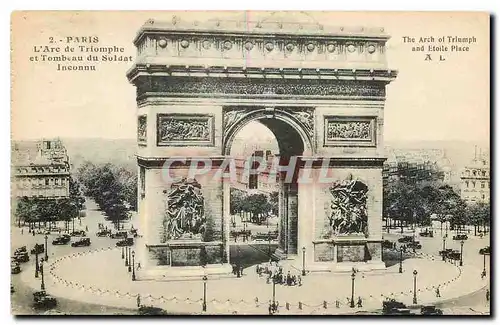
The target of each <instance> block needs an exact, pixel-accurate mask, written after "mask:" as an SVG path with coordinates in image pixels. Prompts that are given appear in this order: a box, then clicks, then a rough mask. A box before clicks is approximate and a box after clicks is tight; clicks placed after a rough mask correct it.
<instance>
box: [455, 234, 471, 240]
mask: <svg viewBox="0 0 500 325" xmlns="http://www.w3.org/2000/svg"><path fill="white" fill-rule="evenodd" d="M467 239H468V237H467V235H466V234H458V235H455V236H453V240H467Z"/></svg>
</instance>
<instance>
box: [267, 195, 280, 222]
mask: <svg viewBox="0 0 500 325" xmlns="http://www.w3.org/2000/svg"><path fill="white" fill-rule="evenodd" d="M269 203H270V204H271V213H272V214H273V215H275V216H277V215H278V214H279V192H278V191H274V192H271V194H270V195H269Z"/></svg>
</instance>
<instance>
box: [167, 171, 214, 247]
mask: <svg viewBox="0 0 500 325" xmlns="http://www.w3.org/2000/svg"><path fill="white" fill-rule="evenodd" d="M167 195H168V198H167V200H168V201H167V202H168V203H167V204H168V208H167V215H166V220H165V221H166V222H165V224H164V227H165V237H166V238H165V239H166V240H170V239H201V238H202V237H203V234H204V233H205V224H206V217H205V210H204V199H203V194H202V193H201V185H200V184H199V183H198V182H197V181H196V180H194V179H190V180H188V179H186V178H183V179H182V180H180V181H179V182H177V183H173V184H172V185H171V187H170V191H168V194H167Z"/></svg>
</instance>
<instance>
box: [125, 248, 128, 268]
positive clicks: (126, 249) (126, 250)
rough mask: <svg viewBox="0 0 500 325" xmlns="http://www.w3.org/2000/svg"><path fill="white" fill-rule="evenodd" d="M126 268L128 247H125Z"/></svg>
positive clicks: (126, 264)
mask: <svg viewBox="0 0 500 325" xmlns="http://www.w3.org/2000/svg"><path fill="white" fill-rule="evenodd" d="M125 266H128V247H127V246H125Z"/></svg>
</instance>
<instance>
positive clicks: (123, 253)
mask: <svg viewBox="0 0 500 325" xmlns="http://www.w3.org/2000/svg"><path fill="white" fill-rule="evenodd" d="M124 258H125V252H124V248H123V246H122V260H123V259H124Z"/></svg>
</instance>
